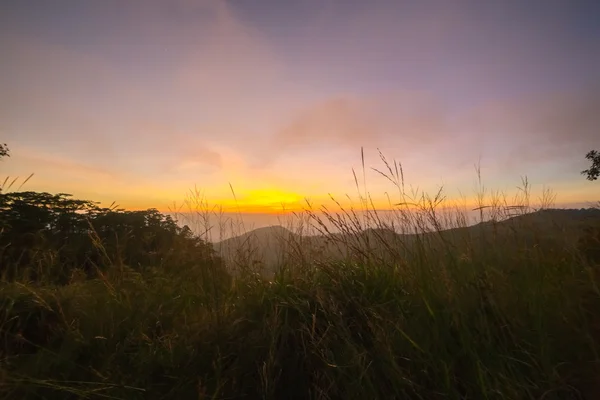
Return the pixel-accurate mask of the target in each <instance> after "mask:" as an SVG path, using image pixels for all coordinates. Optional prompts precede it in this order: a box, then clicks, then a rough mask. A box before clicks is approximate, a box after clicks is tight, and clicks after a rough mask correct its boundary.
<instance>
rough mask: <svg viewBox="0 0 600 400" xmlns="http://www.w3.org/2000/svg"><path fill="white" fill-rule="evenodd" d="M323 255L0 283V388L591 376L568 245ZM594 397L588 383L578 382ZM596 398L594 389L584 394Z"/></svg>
mask: <svg viewBox="0 0 600 400" xmlns="http://www.w3.org/2000/svg"><path fill="white" fill-rule="evenodd" d="M487 245H488V246H490V253H489V257H480V259H471V258H469V257H464V255H463V254H462V253H461V254H458V252H454V253H453V252H452V251H446V252H440V251H436V252H430V251H428V249H427V247H425V246H424V247H422V248H421V250H420V251H416V252H415V253H413V254H412V257H411V258H410V259H408V260H405V262H404V263H402V264H397V265H381V266H378V265H366V264H362V265H361V264H351V263H346V264H323V265H320V266H314V268H312V269H304V270H302V272H298V271H294V273H293V274H292V273H285V271H282V273H280V274H279V275H278V276H277V277H276V278H275V279H274V280H273V281H272V282H268V281H266V280H263V279H260V278H257V277H255V276H254V275H250V274H248V275H246V276H241V277H239V278H238V279H236V281H235V283H234V284H233V285H230V286H229V285H223V286H222V287H219V288H216V287H213V286H211V285H209V284H207V283H208V282H209V281H208V279H209V277H208V278H206V279H204V280H203V279H199V278H198V277H196V278H195V279H190V277H189V276H186V275H185V274H182V275H181V276H180V277H179V278H177V277H175V276H168V277H159V276H153V277H143V276H139V275H138V274H129V275H123V274H122V273H115V274H114V276H112V277H107V278H106V280H104V281H102V280H91V281H83V282H79V283H73V284H71V285H67V286H63V287H50V286H34V285H24V284H19V283H5V284H3V285H2V288H1V290H0V299H1V300H0V301H1V307H0V309H1V310H2V311H1V312H2V319H1V321H2V327H1V329H2V350H1V351H2V364H1V366H2V367H1V368H2V371H1V373H0V378H1V381H2V386H1V390H2V395H3V396H4V398H8V399H21V398H57V399H58V398H61V399H64V398H121V399H135V398H139V399H148V398H153V399H154V398H156V399H158V398H172V399H186V398H215V399H227V398H249V399H254V398H256V399H261V398H265V399H279V398H299V399H300V398H302V399H304V398H314V399H364V398H382V399H383V398H386V399H388V398H410V399H437V398H439V399H461V398H469V399H528V398H536V399H542V398H543V399H563V398H583V397H577V396H579V395H580V394H581V392H582V391H585V390H588V391H589V390H596V392H595V393H596V394H595V395H598V394H600V392H598V391H597V390H598V388H595V389H594V388H593V387H592V388H591V389H589V388H588V385H590V384H592V383H593V382H594V381H595V380H597V378H598V372H599V367H600V364H599V363H598V359H599V358H598V346H599V345H600V336H598V335H599V334H600V296H599V294H598V291H597V287H596V282H595V280H594V277H595V274H594V273H593V269H592V268H591V266H590V265H586V264H585V263H584V262H583V261H582V259H581V258H580V257H579V256H578V254H576V253H574V252H570V251H567V249H565V250H564V251H562V252H559V253H549V252H546V251H544V249H541V248H539V247H537V248H536V247H531V248H523V249H521V251H518V252H514V253H509V254H506V253H502V252H496V251H491V248H492V247H493V246H494V243H491V242H490V243H488V244H487ZM587 395H588V396H593V394H587ZM588 398H595V397H588Z"/></svg>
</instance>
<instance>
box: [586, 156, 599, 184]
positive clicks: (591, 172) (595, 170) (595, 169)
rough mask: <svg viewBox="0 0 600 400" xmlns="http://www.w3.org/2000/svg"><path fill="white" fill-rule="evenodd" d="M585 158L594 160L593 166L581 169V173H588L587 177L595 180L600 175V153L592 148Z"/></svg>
mask: <svg viewBox="0 0 600 400" xmlns="http://www.w3.org/2000/svg"><path fill="white" fill-rule="evenodd" d="M585 158H587V159H588V160H590V161H591V162H592V166H591V167H590V168H589V169H586V170H584V171H581V175H587V176H586V179H588V180H590V181H595V180H596V179H598V176H600V153H598V152H597V151H596V150H592V151H590V152H589V153H587V154H586V156H585Z"/></svg>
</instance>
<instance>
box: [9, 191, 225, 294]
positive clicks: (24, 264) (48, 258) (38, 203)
mask: <svg viewBox="0 0 600 400" xmlns="http://www.w3.org/2000/svg"><path fill="white" fill-rule="evenodd" d="M0 229H1V231H0V232H1V233H0V265H1V267H0V272H1V273H2V274H3V276H4V277H5V279H16V278H23V277H24V276H28V278H29V279H31V280H34V281H40V280H49V281H52V282H55V283H66V282H67V281H68V280H69V278H70V277H71V275H72V273H73V272H74V271H75V270H79V271H83V272H84V273H85V274H86V275H87V276H90V277H91V276H94V275H96V274H97V272H98V271H103V270H106V269H107V268H108V267H110V266H115V265H116V266H126V267H129V268H132V269H133V270H135V271H142V270H145V269H153V268H158V267H161V268H167V267H170V268H184V267H186V268H187V267H191V266H192V265H193V264H194V263H199V262H200V263H204V262H208V261H209V260H211V262H215V263H218V262H219V261H218V259H217V258H216V257H215V255H214V253H213V251H212V247H211V246H210V245H209V244H207V243H206V242H204V241H203V240H201V239H200V238H198V237H196V236H195V235H193V234H192V232H191V231H190V229H189V228H188V227H187V226H184V227H179V226H178V225H177V224H176V222H175V221H174V220H173V219H172V218H171V217H170V216H165V215H163V214H161V213H159V212H158V211H157V210H155V209H149V210H145V211H123V210H118V209H110V208H101V207H99V206H98V205H97V204H96V203H94V202H91V201H87V200H77V199H73V198H71V196H70V195H68V194H64V193H59V194H49V193H38V192H14V193H0Z"/></svg>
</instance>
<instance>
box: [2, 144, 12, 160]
mask: <svg viewBox="0 0 600 400" xmlns="http://www.w3.org/2000/svg"><path fill="white" fill-rule="evenodd" d="M2 157H10V150H9V149H8V146H7V145H6V143H4V144H2V143H0V158H2Z"/></svg>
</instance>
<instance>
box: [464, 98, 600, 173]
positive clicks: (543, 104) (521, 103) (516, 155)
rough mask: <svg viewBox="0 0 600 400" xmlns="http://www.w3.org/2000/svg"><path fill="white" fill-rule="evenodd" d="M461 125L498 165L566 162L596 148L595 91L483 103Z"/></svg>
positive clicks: (598, 112)
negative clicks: (487, 148) (487, 147)
mask: <svg viewBox="0 0 600 400" xmlns="http://www.w3.org/2000/svg"><path fill="white" fill-rule="evenodd" d="M464 125H465V126H466V127H471V129H472V131H473V133H474V135H473V142H474V143H479V144H480V145H482V144H485V142H487V143H488V144H496V146H495V148H494V149H492V150H491V151H490V152H489V155H490V156H493V157H494V158H496V159H497V160H498V162H499V163H500V164H502V165H511V166H518V165H528V164H535V163H544V162H568V160H569V159H570V158H571V159H572V158H573V157H581V156H582V154H584V153H585V152H586V151H587V150H589V149H592V148H596V147H597V146H599V145H600V132H599V130H598V129H599V128H598V127H599V126H600V88H593V87H592V88H586V89H585V90H579V91H571V92H563V93H552V94H547V95H545V96H543V97H542V96H529V97H528V98H523V99H512V100H511V101H504V102H493V103H488V104H486V105H485V106H483V107H481V108H479V109H477V110H475V111H473V112H472V113H471V115H469V116H467V117H466V118H465V122H464Z"/></svg>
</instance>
